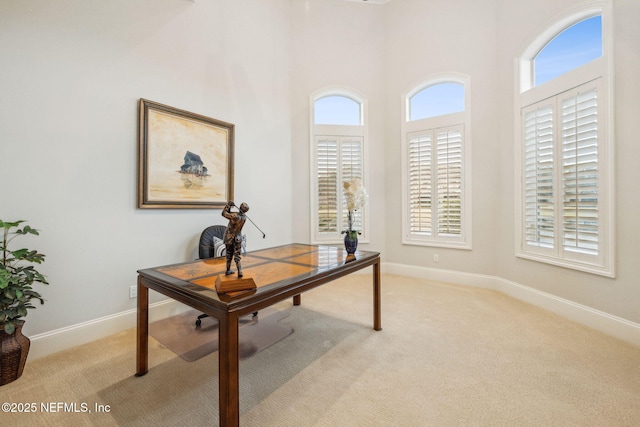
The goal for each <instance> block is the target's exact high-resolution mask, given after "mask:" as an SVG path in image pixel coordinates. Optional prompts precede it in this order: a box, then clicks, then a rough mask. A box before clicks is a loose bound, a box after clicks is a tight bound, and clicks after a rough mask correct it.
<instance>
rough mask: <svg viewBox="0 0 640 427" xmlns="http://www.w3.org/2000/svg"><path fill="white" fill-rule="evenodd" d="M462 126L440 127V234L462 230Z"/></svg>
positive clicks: (437, 182) (438, 143)
mask: <svg viewBox="0 0 640 427" xmlns="http://www.w3.org/2000/svg"><path fill="white" fill-rule="evenodd" d="M462 135H463V132H462V127H461V126H460V127H459V128H454V129H446V130H439V131H437V136H436V158H437V160H436V164H437V166H436V167H437V169H436V199H437V201H438V235H439V236H460V235H461V234H462V179H463V177H462V170H463V164H462V161H463V158H462Z"/></svg>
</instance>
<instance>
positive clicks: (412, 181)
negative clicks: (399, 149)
mask: <svg viewBox="0 0 640 427" xmlns="http://www.w3.org/2000/svg"><path fill="white" fill-rule="evenodd" d="M431 140H432V138H431V133H428V134H414V135H409V141H408V150H409V153H408V154H409V155H408V159H409V188H408V190H409V231H410V233H411V234H418V235H427V236H430V235H431V234H432V219H431V218H432V162H433V160H432V157H433V155H432V144H431Z"/></svg>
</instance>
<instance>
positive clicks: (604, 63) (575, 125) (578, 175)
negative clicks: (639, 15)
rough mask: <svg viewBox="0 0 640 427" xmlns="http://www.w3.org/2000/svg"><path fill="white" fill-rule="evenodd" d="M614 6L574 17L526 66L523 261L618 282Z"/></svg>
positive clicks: (531, 50)
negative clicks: (610, 19)
mask: <svg viewBox="0 0 640 427" xmlns="http://www.w3.org/2000/svg"><path fill="white" fill-rule="evenodd" d="M608 16H610V14H609V11H608V7H607V6H606V4H604V5H603V7H601V8H600V7H599V8H596V9H593V8H590V9H585V10H582V11H580V12H577V13H574V14H572V15H569V16H568V17H566V18H565V19H563V20H561V21H559V22H556V23H555V24H554V25H552V26H550V28H549V29H548V30H546V31H544V32H543V33H542V34H540V35H539V37H537V38H536V39H535V41H534V42H533V43H532V44H531V45H530V46H529V47H528V48H527V49H526V50H525V53H524V54H523V55H522V57H521V60H520V65H521V66H520V77H521V79H520V82H521V88H520V89H521V90H520V95H519V97H520V105H519V111H518V112H517V114H516V122H517V128H519V129H520V132H521V140H520V143H519V147H518V150H519V153H520V158H521V162H520V164H519V165H518V168H517V174H518V176H517V179H518V182H521V183H522V187H521V191H520V192H519V200H518V206H517V212H518V218H517V221H516V224H517V226H518V228H519V230H518V236H519V239H520V244H519V245H518V251H517V252H518V253H517V254H518V256H520V257H523V258H529V259H534V260H536V261H541V262H547V263H551V264H557V265H561V266H564V267H569V268H574V269H579V270H584V271H588V272H592V273H597V274H603V275H607V276H613V244H612V241H613V234H612V231H613V216H614V215H613V214H612V209H613V206H612V203H611V198H610V195H611V194H613V193H614V191H613V179H612V173H611V171H612V167H611V163H610V162H611V161H612V158H613V142H612V140H613V132H612V129H611V125H612V123H611V121H610V120H609V117H610V115H611V111H610V104H609V93H610V91H611V79H610V77H609V56H610V54H609V46H610V27H609V26H608V25H607V24H608V19H607V18H608Z"/></svg>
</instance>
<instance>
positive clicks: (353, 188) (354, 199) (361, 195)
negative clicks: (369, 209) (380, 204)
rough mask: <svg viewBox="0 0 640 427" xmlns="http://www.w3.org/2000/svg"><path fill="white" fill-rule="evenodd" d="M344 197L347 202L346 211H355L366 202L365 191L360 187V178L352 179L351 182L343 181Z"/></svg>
mask: <svg viewBox="0 0 640 427" xmlns="http://www.w3.org/2000/svg"><path fill="white" fill-rule="evenodd" d="M342 186H343V187H344V195H345V198H346V200H347V210H348V211H350V212H352V211H357V210H358V209H360V208H361V207H363V206H364V204H365V203H366V202H367V197H368V196H367V190H365V188H364V186H363V185H362V181H361V180H360V178H354V179H352V180H351V181H344V182H343V183H342Z"/></svg>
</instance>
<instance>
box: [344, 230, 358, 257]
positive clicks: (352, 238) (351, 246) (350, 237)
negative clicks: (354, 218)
mask: <svg viewBox="0 0 640 427" xmlns="http://www.w3.org/2000/svg"><path fill="white" fill-rule="evenodd" d="M344 248H345V249H346V250H347V254H349V255H352V254H354V253H355V252H356V250H357V249H358V232H357V231H347V232H346V233H345V234H344Z"/></svg>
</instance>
